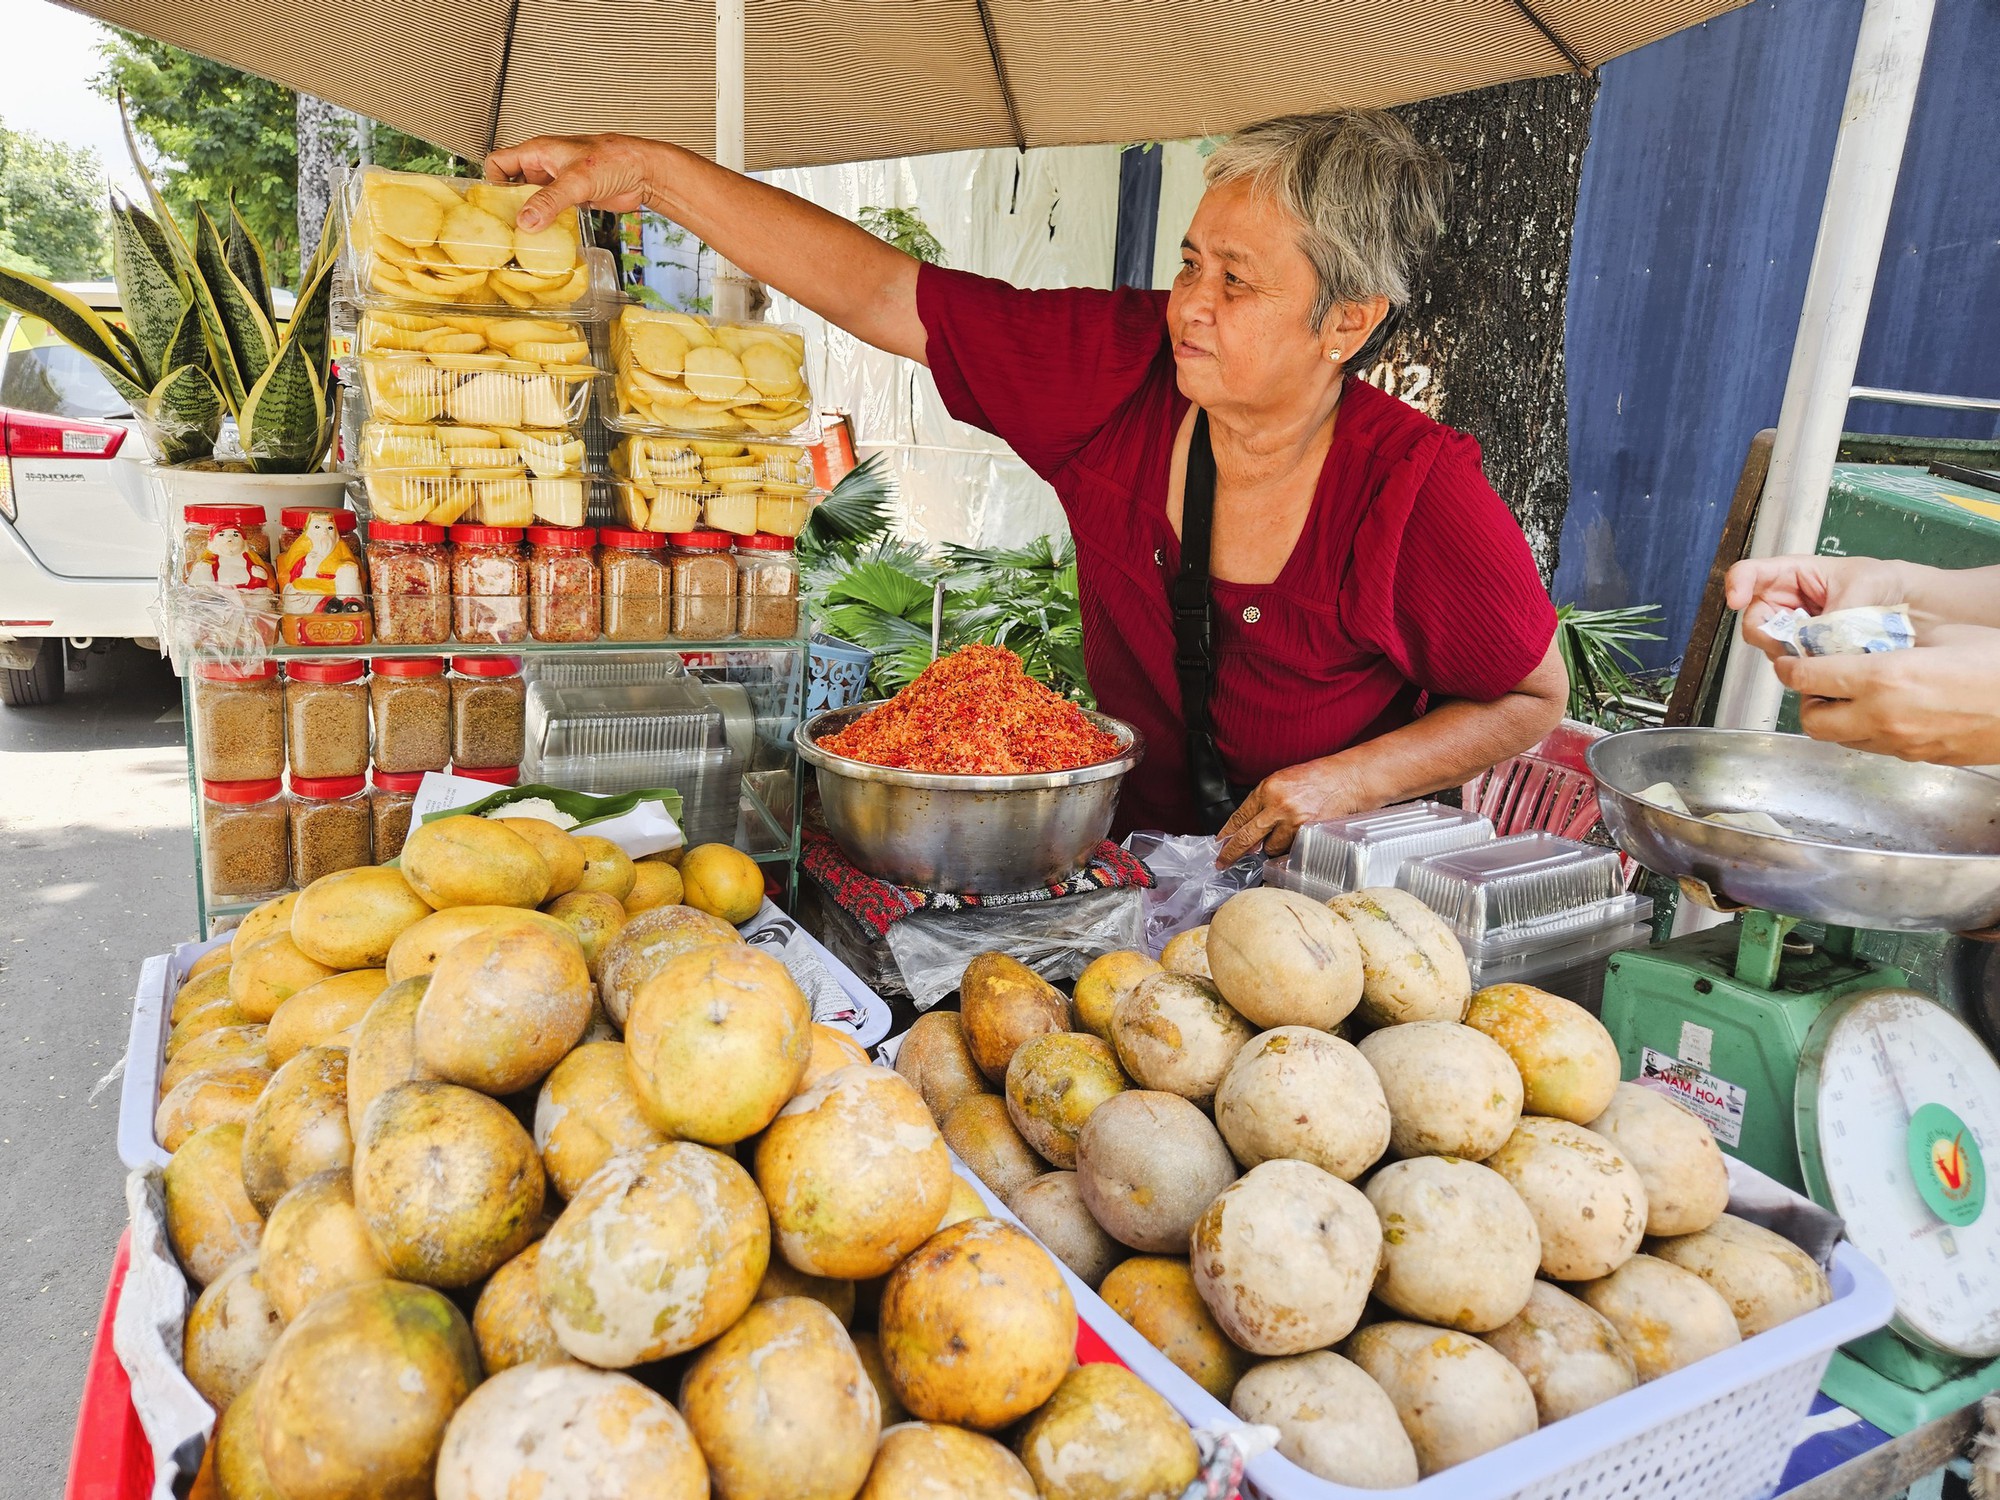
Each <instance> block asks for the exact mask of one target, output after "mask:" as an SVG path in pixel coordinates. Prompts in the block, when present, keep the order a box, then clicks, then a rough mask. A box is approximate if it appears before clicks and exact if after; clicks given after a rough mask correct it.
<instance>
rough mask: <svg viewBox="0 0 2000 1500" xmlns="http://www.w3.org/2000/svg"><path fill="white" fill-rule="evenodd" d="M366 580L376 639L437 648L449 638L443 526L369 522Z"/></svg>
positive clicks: (446, 550)
mask: <svg viewBox="0 0 2000 1500" xmlns="http://www.w3.org/2000/svg"><path fill="white" fill-rule="evenodd" d="M368 577H369V582H370V586H371V588H372V589H373V591H374V596H375V639H376V640H378V641H380V642H381V643H382V644H383V645H385V646H438V645H442V644H443V643H444V642H446V641H448V640H450V639H451V549H450V548H449V547H447V546H446V545H445V537H444V528H443V527H442V526H431V525H427V524H424V523H422V522H417V523H414V524H411V525H407V526H398V525H394V524H391V523H390V522H387V521H376V522H373V523H372V524H370V526H369V528H368Z"/></svg>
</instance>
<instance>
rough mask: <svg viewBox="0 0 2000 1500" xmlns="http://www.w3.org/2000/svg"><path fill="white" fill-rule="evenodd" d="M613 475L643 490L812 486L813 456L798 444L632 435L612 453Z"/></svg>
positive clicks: (802, 492) (613, 448) (615, 445)
mask: <svg viewBox="0 0 2000 1500" xmlns="http://www.w3.org/2000/svg"><path fill="white" fill-rule="evenodd" d="M611 472H612V473H614V474H616V475H618V476H619V477H620V478H623V479H629V480H631V481H632V482H633V483H634V484H636V485H638V486H639V487H640V488H641V489H648V490H650V489H653V488H660V487H669V488H672V487H678V488H682V489H686V488H689V487H690V486H695V485H713V486H717V487H720V486H722V485H725V484H737V483H751V484H756V485H760V486H762V487H764V488H766V489H774V490H780V491H784V490H788V489H791V488H796V489H797V491H798V492H799V493H800V494H804V493H805V491H806V490H807V489H808V488H810V486H811V485H812V482H813V466H812V453H811V451H810V450H808V449H806V448H805V447H802V446H801V445H800V444H797V443H739V442H727V441H712V440H710V439H706V438H686V437H669V436H665V435H662V434H658V433H651V434H649V433H636V432H635V433H631V434H628V435H627V436H625V437H623V438H621V439H619V441H618V442H617V443H616V444H614V445H613V446H612V449H611Z"/></svg>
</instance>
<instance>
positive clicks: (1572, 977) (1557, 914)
mask: <svg viewBox="0 0 2000 1500" xmlns="http://www.w3.org/2000/svg"><path fill="white" fill-rule="evenodd" d="M1396 883H1397V884H1398V885H1399V886H1401V887H1402V888H1403V889H1404V890H1406V891H1408V892H1409V893H1410V894H1411V895H1413V896H1415V897H1417V898H1418V899H1419V900H1421V901H1422V902H1423V903H1424V904H1425V905H1426V906H1428V907H1430V908H1431V910H1433V911H1435V912H1437V913H1438V914H1439V915H1440V916H1442V917H1443V918H1444V919H1445V920H1446V921H1447V922H1449V923H1450V924H1451V926H1452V930H1453V931H1454V932H1456V933H1457V935H1458V940H1459V942H1460V943H1462V944H1463V945H1464V947H1465V956H1466V960H1467V962H1468V963H1469V964H1470V966H1471V969H1472V982H1473V985H1474V987H1475V988H1479V987H1483V986H1485V985H1489V984H1504V983H1510V982H1519V983H1524V984H1534V985H1536V986H1538V987H1539V988H1541V989H1545V990H1550V991H1552V992H1554V993H1555V994H1558V995H1563V996H1565V997H1567V998H1568V999H1571V1000H1574V1001H1576V1002H1577V1003H1578V1004H1580V1005H1583V1006H1585V1007H1586V1008H1588V1009H1590V1010H1592V1011H1593V1012H1594V1011H1595V1010H1596V1009H1597V1008H1598V1006H1599V1004H1600V1003H1601V1001H1602V999H1603V990H1604V960H1605V959H1606V958H1607V957H1609V956H1610V955H1611V954H1613V953H1615V952H1617V951H1618V950H1619V949H1621V948H1631V947H1635V946H1637V945H1639V944H1641V943H1644V942H1645V941H1646V940H1647V938H1648V936H1649V929H1648V927H1647V923H1648V922H1649V921H1650V920H1651V919H1652V915H1653V903H1652V901H1651V900H1650V899H1649V898H1648V897H1645V896H1637V895H1633V894H1631V893H1629V892H1628V891H1627V890H1626V889H1625V872H1624V868H1623V866H1622V863H1621V861H1620V860H1619V857H1618V851H1617V850H1616V849H1600V848H1598V847H1597V846H1596V845H1594V844H1583V843H1579V842H1577V841H1576V840H1575V839H1565V838H1559V837H1557V836H1556V835H1555V834H1552V833H1518V834H1515V835H1514V836H1513V837H1511V838H1504V839H1493V840H1491V841H1489V842H1487V843H1483V844H1475V845H1473V846H1471V847H1469V848H1464V849H1457V850H1453V851H1451V852H1449V853H1442V854H1432V855H1428V856H1426V857H1424V858H1420V859H1413V860H1410V861H1409V862H1408V863H1406V864H1404V866H1403V867H1402V869H1401V871H1400V872H1399V873H1398V875H1397V878H1396Z"/></svg>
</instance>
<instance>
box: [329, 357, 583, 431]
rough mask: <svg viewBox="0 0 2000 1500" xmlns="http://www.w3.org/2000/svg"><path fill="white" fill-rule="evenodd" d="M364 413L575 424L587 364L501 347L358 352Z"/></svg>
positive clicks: (383, 417)
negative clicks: (547, 364) (499, 350)
mask: <svg viewBox="0 0 2000 1500" xmlns="http://www.w3.org/2000/svg"><path fill="white" fill-rule="evenodd" d="M356 363H358V364H359V365H360V366H361V390H362V393H363V394H364V395H365V396H366V397H367V398H368V412H369V415H370V417H372V418H374V419H375V420H378V421H385V422H395V423H400V424H403V425H416V424H419V423H429V422H449V423H457V424H461V425H464V426H470V427H545V428H546V427H574V426H575V425H576V424H577V423H579V422H581V421H582V420H583V414H584V410H585V408H586V407H587V406H588V405H589V402H590V386H591V382H592V381H593V380H595V379H596V378H597V372H596V371H595V370H592V369H590V368H588V367H587V366H586V367H581V368H571V367H568V366H562V367H558V368H555V369H544V368H543V367H542V366H540V365H538V364H533V363H530V362H529V361H527V360H521V359H509V358H508V357H507V356H506V355H504V354H364V355H361V356H360V357H359V358H358V360H357V361H356Z"/></svg>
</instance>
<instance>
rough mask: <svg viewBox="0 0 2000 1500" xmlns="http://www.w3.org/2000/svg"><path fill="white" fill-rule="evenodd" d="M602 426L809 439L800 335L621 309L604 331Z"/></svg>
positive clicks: (808, 394)
mask: <svg viewBox="0 0 2000 1500" xmlns="http://www.w3.org/2000/svg"><path fill="white" fill-rule="evenodd" d="M610 347H611V366H612V372H613V375H614V377H615V378H614V379H613V380H612V381H611V382H610V384H609V385H608V387H607V388H606V394H605V398H604V399H605V411H604V419H605V421H606V422H608V423H609V424H610V425H611V426H613V427H616V428H618V429H620V430H621V431H626V432H642V433H654V434H674V433H678V434H683V435H686V436H690V437H694V438H722V439H728V438H734V439H739V440H742V441H745V442H758V441H761V440H766V439H772V438H785V437H790V438H794V439H799V440H804V441H810V438H811V436H812V431H811V430H812V428H813V427H814V425H815V422H816V419H815V417H814V414H813V404H812V391H811V389H810V388H809V387H808V385H807V382H806V373H805V364H806V342H805V334H804V332H803V331H802V330H800V329H797V328H793V327H789V326H785V325H781V324H776V323H728V322H715V321H711V320H710V319H708V318H704V317H700V316H698V315H696V314H694V313H683V312H668V311H662V310H659V309H656V308H647V307H638V306H636V305H630V304H628V305H627V306H625V307H622V308H620V309H619V310H618V313H617V315H616V317H615V318H614V319H613V320H612V323H611V332H610Z"/></svg>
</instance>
